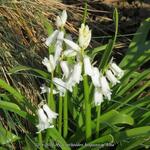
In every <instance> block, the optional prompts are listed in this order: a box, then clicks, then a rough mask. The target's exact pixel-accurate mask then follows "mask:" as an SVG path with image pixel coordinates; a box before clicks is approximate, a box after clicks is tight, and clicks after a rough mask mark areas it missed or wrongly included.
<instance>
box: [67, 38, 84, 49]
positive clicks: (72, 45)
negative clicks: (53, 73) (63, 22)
mask: <svg viewBox="0 0 150 150" xmlns="http://www.w3.org/2000/svg"><path fill="white" fill-rule="evenodd" d="M64 42H65V43H66V44H67V45H68V46H69V47H71V48H72V49H73V50H75V51H77V52H79V51H80V49H81V48H80V46H79V45H78V44H76V43H74V42H73V41H71V40H68V39H64Z"/></svg>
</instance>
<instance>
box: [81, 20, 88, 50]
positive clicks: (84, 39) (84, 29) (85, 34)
mask: <svg viewBox="0 0 150 150" xmlns="http://www.w3.org/2000/svg"><path fill="white" fill-rule="evenodd" d="M90 41H91V30H89V27H88V26H87V25H85V24H83V23H82V24H81V28H80V29H79V46H80V47H81V48H82V49H86V48H87V47H88V45H89V43H90Z"/></svg>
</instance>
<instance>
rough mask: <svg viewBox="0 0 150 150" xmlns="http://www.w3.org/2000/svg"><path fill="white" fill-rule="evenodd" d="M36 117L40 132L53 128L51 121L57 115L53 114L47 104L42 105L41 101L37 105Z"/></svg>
mask: <svg viewBox="0 0 150 150" xmlns="http://www.w3.org/2000/svg"><path fill="white" fill-rule="evenodd" d="M37 115H38V118H39V124H38V125H37V128H38V130H39V131H38V132H41V131H43V130H45V129H47V128H53V127H54V125H53V119H56V118H57V116H58V114H57V113H55V112H53V111H52V110H51V109H50V108H49V107H48V105H47V104H44V103H43V101H42V102H41V103H40V104H39V108H38V110H37Z"/></svg>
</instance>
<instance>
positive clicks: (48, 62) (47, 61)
mask: <svg viewBox="0 0 150 150" xmlns="http://www.w3.org/2000/svg"><path fill="white" fill-rule="evenodd" d="M42 63H43V65H45V66H46V68H47V70H48V72H53V71H54V70H55V67H56V62H55V60H54V57H53V55H49V59H48V58H46V57H45V58H44V59H43V61H42Z"/></svg>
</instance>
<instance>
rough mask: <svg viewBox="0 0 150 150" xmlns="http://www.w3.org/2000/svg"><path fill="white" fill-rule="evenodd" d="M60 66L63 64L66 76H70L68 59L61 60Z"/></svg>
mask: <svg viewBox="0 0 150 150" xmlns="http://www.w3.org/2000/svg"><path fill="white" fill-rule="evenodd" d="M60 66H61V69H62V71H63V74H64V76H65V78H66V79H67V78H68V77H69V73H70V71H69V65H68V63H67V61H61V62H60Z"/></svg>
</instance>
